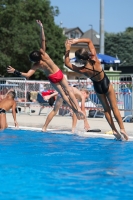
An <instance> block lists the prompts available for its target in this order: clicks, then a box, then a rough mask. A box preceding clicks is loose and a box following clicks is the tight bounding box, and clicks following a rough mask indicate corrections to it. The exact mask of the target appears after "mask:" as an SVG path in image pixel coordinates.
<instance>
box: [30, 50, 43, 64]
mask: <svg viewBox="0 0 133 200" xmlns="http://www.w3.org/2000/svg"><path fill="white" fill-rule="evenodd" d="M29 59H30V61H32V62H39V61H40V60H41V52H40V51H32V52H31V53H30V54H29Z"/></svg>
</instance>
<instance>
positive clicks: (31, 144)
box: [0, 129, 133, 200]
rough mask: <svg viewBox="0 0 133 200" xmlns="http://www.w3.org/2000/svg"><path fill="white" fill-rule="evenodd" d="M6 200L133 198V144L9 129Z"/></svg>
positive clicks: (1, 173) (2, 146) (0, 192)
mask: <svg viewBox="0 0 133 200" xmlns="http://www.w3.org/2000/svg"><path fill="white" fill-rule="evenodd" d="M0 183H1V184H0V199H1V200H10V199H12V200H21V199H22V200H23V199H24V200H33V199H41V200H47V199H49V200H50V199H52V200H60V199H61V200H68V199H69V200H71V199H72V200H77V199H80V200H89V199H91V200H93V199H95V200H99V199H100V200H101V199H102V200H103V199H109V200H110V199H113V200H114V199H131V198H133V142H132V141H131V142H120V141H115V140H113V139H104V138H85V137H80V136H77V135H67V134H66V135H64V134H54V133H42V132H39V131H38V132H37V131H29V130H28V131H27V130H11V129H7V130H5V131H4V132H1V133H0Z"/></svg>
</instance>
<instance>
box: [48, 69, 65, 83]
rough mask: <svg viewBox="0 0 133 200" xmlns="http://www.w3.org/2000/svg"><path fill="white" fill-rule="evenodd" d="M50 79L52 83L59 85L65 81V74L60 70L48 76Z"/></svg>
mask: <svg viewBox="0 0 133 200" xmlns="http://www.w3.org/2000/svg"><path fill="white" fill-rule="evenodd" d="M48 79H49V80H50V81H51V82H52V83H59V82H60V81H61V80H62V79H63V73H62V71H61V70H60V69H59V71H58V72H56V73H54V74H52V75H50V76H48Z"/></svg>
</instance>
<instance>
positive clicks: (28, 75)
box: [7, 65, 37, 78]
mask: <svg viewBox="0 0 133 200" xmlns="http://www.w3.org/2000/svg"><path fill="white" fill-rule="evenodd" d="M36 70H37V67H36V65H33V67H32V68H31V69H30V70H29V71H28V72H27V73H24V72H19V71H18V70H16V69H15V68H13V67H11V66H8V68H7V72H8V73H9V74H15V75H16V76H25V77H26V78H29V77H30V76H32V75H33V74H34V73H35V71H36Z"/></svg>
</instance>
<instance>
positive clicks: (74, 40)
mask: <svg viewBox="0 0 133 200" xmlns="http://www.w3.org/2000/svg"><path fill="white" fill-rule="evenodd" d="M68 43H69V44H76V43H78V39H69V40H68Z"/></svg>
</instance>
